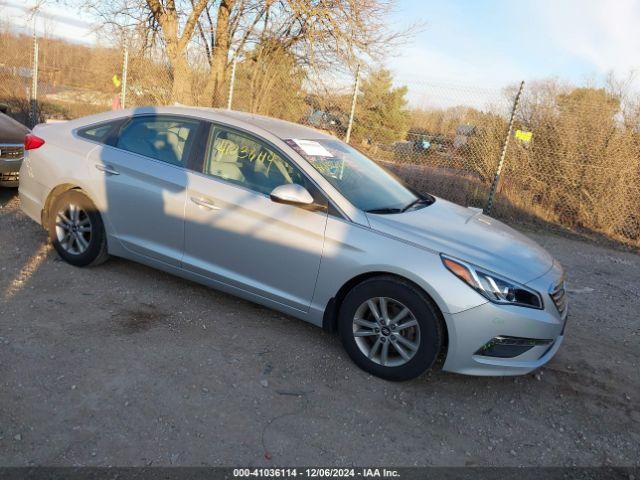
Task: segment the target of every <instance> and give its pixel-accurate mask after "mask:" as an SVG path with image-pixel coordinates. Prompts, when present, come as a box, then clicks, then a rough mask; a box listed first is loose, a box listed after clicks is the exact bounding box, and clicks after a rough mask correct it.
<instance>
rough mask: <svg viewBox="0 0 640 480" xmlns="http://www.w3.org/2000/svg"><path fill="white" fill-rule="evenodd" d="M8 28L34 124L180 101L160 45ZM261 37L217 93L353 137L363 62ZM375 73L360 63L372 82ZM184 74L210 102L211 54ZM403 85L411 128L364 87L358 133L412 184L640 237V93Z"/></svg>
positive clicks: (8, 63) (198, 55)
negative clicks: (392, 121) (87, 40)
mask: <svg viewBox="0 0 640 480" xmlns="http://www.w3.org/2000/svg"><path fill="white" fill-rule="evenodd" d="M0 38H1V39H2V45H3V48H2V49H0V103H3V104H5V105H7V106H8V108H9V110H10V112H11V114H12V115H13V116H14V117H16V118H17V119H18V120H19V121H21V122H23V123H25V124H27V125H30V126H31V125H33V124H35V123H37V122H40V121H44V120H50V119H69V118H76V117H79V116H84V115H88V114H91V113H97V112H100V111H104V110H109V109H118V108H122V107H123V106H124V107H137V106H144V105H168V104H173V103H174V101H173V99H174V97H175V92H174V91H173V90H174V88H175V79H174V73H173V71H172V69H171V67H170V64H169V62H168V61H167V59H166V55H165V53H164V51H163V49H162V48H161V47H159V46H148V45H145V44H144V43H141V44H139V45H138V44H136V43H135V42H134V41H131V40H130V41H129V42H127V44H126V48H125V47H124V44H123V45H115V46H111V47H100V46H94V45H92V46H88V45H78V44H72V43H70V42H67V41H64V40H60V39H55V38H36V39H34V38H32V37H30V36H26V35H20V34H16V33H15V32H12V31H11V30H9V29H6V28H4V29H0ZM36 43H37V48H35V44H36ZM262 48H266V47H260V48H256V49H254V50H252V51H251V52H247V53H245V54H243V55H239V56H238V58H237V60H236V61H235V62H234V63H235V68H227V77H226V78H225V79H223V81H224V84H225V86H224V89H223V91H224V95H225V98H224V99H218V102H217V104H218V105H228V103H229V100H230V96H231V95H232V103H231V108H233V109H236V110H243V111H249V112H256V113H260V114H263V115H268V116H273V117H278V118H283V119H286V120H290V121H294V122H298V123H303V124H306V125H309V126H312V127H314V128H317V129H321V130H325V131H329V132H331V133H333V134H334V135H336V136H338V137H340V138H344V137H345V136H346V133H347V131H348V130H349V124H350V112H351V106H352V101H353V93H354V80H355V70H351V71H349V70H347V69H345V71H344V72H338V73H336V75H335V77H332V76H326V75H325V76H322V77H321V76H314V75H309V73H308V71H305V70H304V69H302V68H300V67H298V66H297V64H296V62H295V58H293V57H292V56H290V54H288V53H287V52H285V51H278V50H277V49H273V48H269V49H267V50H263V49H262ZM26 52H31V53H30V54H26ZM36 52H37V55H34V53H36ZM36 60H37V62H36ZM232 72H234V74H233V76H232ZM345 72H347V73H345ZM367 74H368V72H367V71H363V72H362V76H363V78H364V79H365V81H366V77H367ZM185 75H186V77H185V78H183V79H182V80H183V82H182V85H184V86H185V87H184V88H186V89H188V90H190V93H189V96H188V97H187V101H186V102H184V103H188V104H190V105H197V106H210V105H211V104H212V98H211V95H210V90H209V86H210V80H211V79H210V78H209V75H210V70H209V66H208V64H207V58H206V56H204V55H202V52H195V53H194V54H193V55H192V57H191V58H190V69H189V71H188V72H186V73H185ZM345 79H346V80H345ZM394 85H404V86H406V92H405V96H406V99H408V101H409V107H408V108H409V110H408V111H406V112H405V113H404V114H403V115H404V118H403V120H402V122H403V125H404V126H405V127H404V129H403V130H402V131H399V130H398V131H397V132H394V135H395V137H394V138H393V139H389V138H381V137H384V135H378V134H377V133H368V132H378V131H379V129H378V128H377V127H378V125H376V119H375V118H376V117H375V116H372V115H371V112H370V111H369V112H365V110H364V109H365V105H364V104H363V103H362V100H363V97H362V95H363V93H362V92H363V88H360V89H359V93H358V95H356V105H355V115H354V124H353V135H352V136H351V139H350V143H351V144H352V145H354V146H356V147H357V148H359V149H361V150H362V151H364V152H366V153H367V154H368V155H369V156H371V158H373V159H375V160H376V161H378V162H380V163H382V164H384V165H385V166H386V167H388V168H389V169H390V170H391V171H393V172H394V173H395V174H397V175H398V176H399V177H401V178H403V179H404V180H405V181H406V182H407V183H408V184H409V185H410V186H412V187H413V188H415V189H416V190H419V191H424V192H429V193H432V194H434V195H437V196H441V197H443V198H445V199H448V200H451V201H454V202H456V203H459V204H462V205H468V206H474V207H478V208H483V209H485V210H487V207H488V206H489V205H490V204H492V205H491V206H492V209H491V215H492V216H497V217H499V218H501V219H504V220H506V221H508V222H526V223H534V224H536V225H540V226H544V227H554V228H556V227H558V226H560V227H565V228H568V229H571V230H573V231H577V232H580V233H583V234H590V235H592V236H596V237H597V236H601V237H603V238H608V239H613V240H615V241H618V242H621V243H623V244H626V245H629V246H631V247H634V248H638V247H640V208H639V207H640V121H639V119H640V109H638V104H637V103H633V102H631V101H629V99H628V98H626V99H623V98H622V97H621V96H619V95H615V94H612V93H611V92H610V91H608V90H606V89H598V88H575V87H568V86H560V85H558V84H557V83H555V82H543V83H537V84H531V85H525V86H524V89H523V91H522V96H521V98H520V102H519V103H518V105H517V108H516V102H515V99H516V94H517V91H518V84H517V82H513V86H512V87H509V88H481V87H478V86H470V85H464V84H463V83H461V82H455V81H454V82H449V81H438V80H432V79H424V78H397V79H395V81H394ZM221 100H222V101H221ZM366 108H369V110H371V109H373V110H375V108H377V107H376V106H375V105H374V106H373V107H371V105H369V106H368V107H366ZM511 117H513V125H512V127H513V128H512V129H511V131H510V129H509V124H510V119H511ZM509 131H510V133H509ZM503 152H504V155H503ZM501 159H502V160H503V161H504V162H503V166H502V169H501V174H500V175H499V176H497V175H496V173H497V172H498V171H499V165H500V161H501ZM492 185H494V187H495V188H494V189H492ZM492 191H494V193H495V195H494V197H493V199H492V200H493V201H492V202H491V201H490V196H491V195H492Z"/></svg>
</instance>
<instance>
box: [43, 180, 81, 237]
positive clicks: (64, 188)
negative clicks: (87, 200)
mask: <svg viewBox="0 0 640 480" xmlns="http://www.w3.org/2000/svg"><path fill="white" fill-rule="evenodd" d="M69 190H82V189H81V188H80V187H78V186H77V185H73V184H71V183H63V184H61V185H58V186H57V187H55V188H54V189H53V190H51V192H49V195H48V196H47V199H46V200H45V202H44V208H43V209H42V219H41V220H42V226H43V227H44V228H47V225H48V224H49V210H50V209H51V206H52V205H53V202H54V201H55V199H56V198H58V197H59V196H60V195H62V194H63V193H65V192H68V191H69Z"/></svg>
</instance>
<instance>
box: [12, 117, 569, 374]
mask: <svg viewBox="0 0 640 480" xmlns="http://www.w3.org/2000/svg"><path fill="white" fill-rule="evenodd" d="M25 149H26V157H25V161H24V163H23V165H22V169H21V171H20V199H21V203H22V208H23V210H24V211H25V212H26V213H27V215H29V217H31V218H32V219H33V220H35V221H37V222H38V223H40V224H41V225H42V226H43V227H45V228H46V229H47V231H48V232H49V235H50V238H51V242H52V243H53V246H54V247H55V249H56V250H57V252H58V254H59V255H60V256H61V257H62V258H63V259H64V260H66V261H67V262H69V263H70V264H72V265H76V266H79V267H82V266H87V265H96V264H98V263H101V262H103V261H104V260H106V259H107V257H108V255H116V256H119V257H125V258H129V259H132V260H135V261H138V262H141V263H144V264H147V265H151V266H153V267H156V268H159V269H162V270H165V271H167V272H171V273H174V274H176V275H179V276H181V277H184V278H188V279H190V280H193V281H196V282H200V283H203V284H205V285H209V286H211V287H214V288H217V289H220V290H223V291H226V292H229V293H231V294H234V295H238V296H240V297H243V298H246V299H248V300H251V301H253V302H256V303H260V304H263V305H266V306H268V307H271V308H273V309H276V310H280V311H282V312H285V313H288V314H290V315H293V316H295V317H298V318H300V319H302V320H306V321H308V322H311V323H313V324H315V325H318V326H322V327H323V328H325V329H327V330H329V331H338V332H339V335H340V338H341V339H342V343H343V345H344V347H345V349H346V351H347V353H348V354H349V356H350V357H351V358H352V359H353V361H354V362H355V363H356V364H357V365H358V366H359V367H361V368H362V369H364V370H366V371H367V372H370V373H372V374H374V375H377V376H380V377H383V378H386V379H390V380H406V379H410V378H413V377H416V376H418V375H420V374H421V373H422V372H424V371H425V370H427V369H428V368H430V367H431V366H432V365H433V363H434V361H435V360H436V358H437V357H438V356H439V355H440V356H441V357H442V358H443V359H444V365H443V369H444V370H446V371H451V372H457V373H464V374H470V375H517V374H524V373H527V372H530V371H531V370H534V369H535V368H537V367H540V366H541V365H543V364H545V363H546V362H547V361H549V359H551V358H552V357H553V355H554V354H555V353H556V351H557V350H558V348H559V347H560V344H561V343H562V340H563V337H564V327H565V321H566V317H567V304H566V299H565V294H564V293H565V292H564V275H563V270H562V267H561V266H560V265H559V264H558V263H557V262H556V261H554V259H553V258H552V257H551V256H550V255H549V254H548V253H547V252H546V251H545V250H544V249H542V248H541V247H539V246H538V245H537V244H536V243H534V242H533V241H531V240H529V239H528V238H526V237H525V236H523V235H521V234H519V233H518V232H516V231H515V230H512V229H511V228H509V227H507V226H505V225H503V224H502V223H500V222H498V221H496V220H494V219H492V218H489V217H487V216H485V215H483V214H482V213H480V212H478V211H476V210H472V209H469V208H464V207H461V206H458V205H455V204H452V203H450V202H447V201H446V200H442V199H440V198H437V197H433V196H430V195H421V194H418V193H416V192H414V191H412V190H411V189H409V188H407V187H406V186H404V185H403V184H402V183H401V182H400V181H398V180H397V179H396V178H394V177H393V176H392V175H391V174H389V173H387V172H386V171H385V170H384V169H383V168H381V167H379V166H378V165H377V164H376V163H374V162H373V161H371V160H370V159H368V158H367V157H366V156H364V155H363V154H362V153H360V152H359V151H357V150H355V149H354V148H352V147H351V146H349V145H347V144H345V143H343V142H341V141H340V140H337V139H336V138H334V137H332V136H330V135H326V134H324V133H322V132H318V131H316V130H313V129H310V128H306V127H302V126H299V125H296V124H292V123H288V122H284V121H281V120H275V119H272V118H266V117H261V116H257V115H251V114H247V113H240V112H230V111H221V110H212V109H199V108H183V107H148V108H140V109H133V110H121V111H117V112H108V113H104V114H100V115H95V116H91V117H86V118H81V119H78V120H73V121H69V122H66V123H57V124H53V125H39V126H37V127H35V129H34V130H33V132H32V133H31V134H29V135H27V137H26V139H25ZM238 321H242V320H238Z"/></svg>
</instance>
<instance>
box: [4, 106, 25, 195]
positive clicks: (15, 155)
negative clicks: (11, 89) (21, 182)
mask: <svg viewBox="0 0 640 480" xmlns="http://www.w3.org/2000/svg"><path fill="white" fill-rule="evenodd" d="M28 132H29V129H28V128H27V127H25V126H24V125H22V124H21V123H19V122H17V121H15V120H14V119H13V118H11V117H9V116H7V115H5V114H4V113H0V187H17V186H18V172H19V171H20V166H21V165H22V158H23V156H24V148H23V147H24V145H23V142H24V136H25V135H26V134H27V133H28Z"/></svg>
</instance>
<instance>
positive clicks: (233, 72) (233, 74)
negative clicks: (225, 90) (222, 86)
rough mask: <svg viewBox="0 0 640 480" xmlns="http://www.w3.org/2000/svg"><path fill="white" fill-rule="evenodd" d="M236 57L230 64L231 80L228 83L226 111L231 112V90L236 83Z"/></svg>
mask: <svg viewBox="0 0 640 480" xmlns="http://www.w3.org/2000/svg"><path fill="white" fill-rule="evenodd" d="M237 58H238V57H237V56H235V57H234V58H233V63H232V64H231V80H230V81H229V94H228V95H227V110H231V103H232V102H233V88H234V84H235V83H236V60H237Z"/></svg>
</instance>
